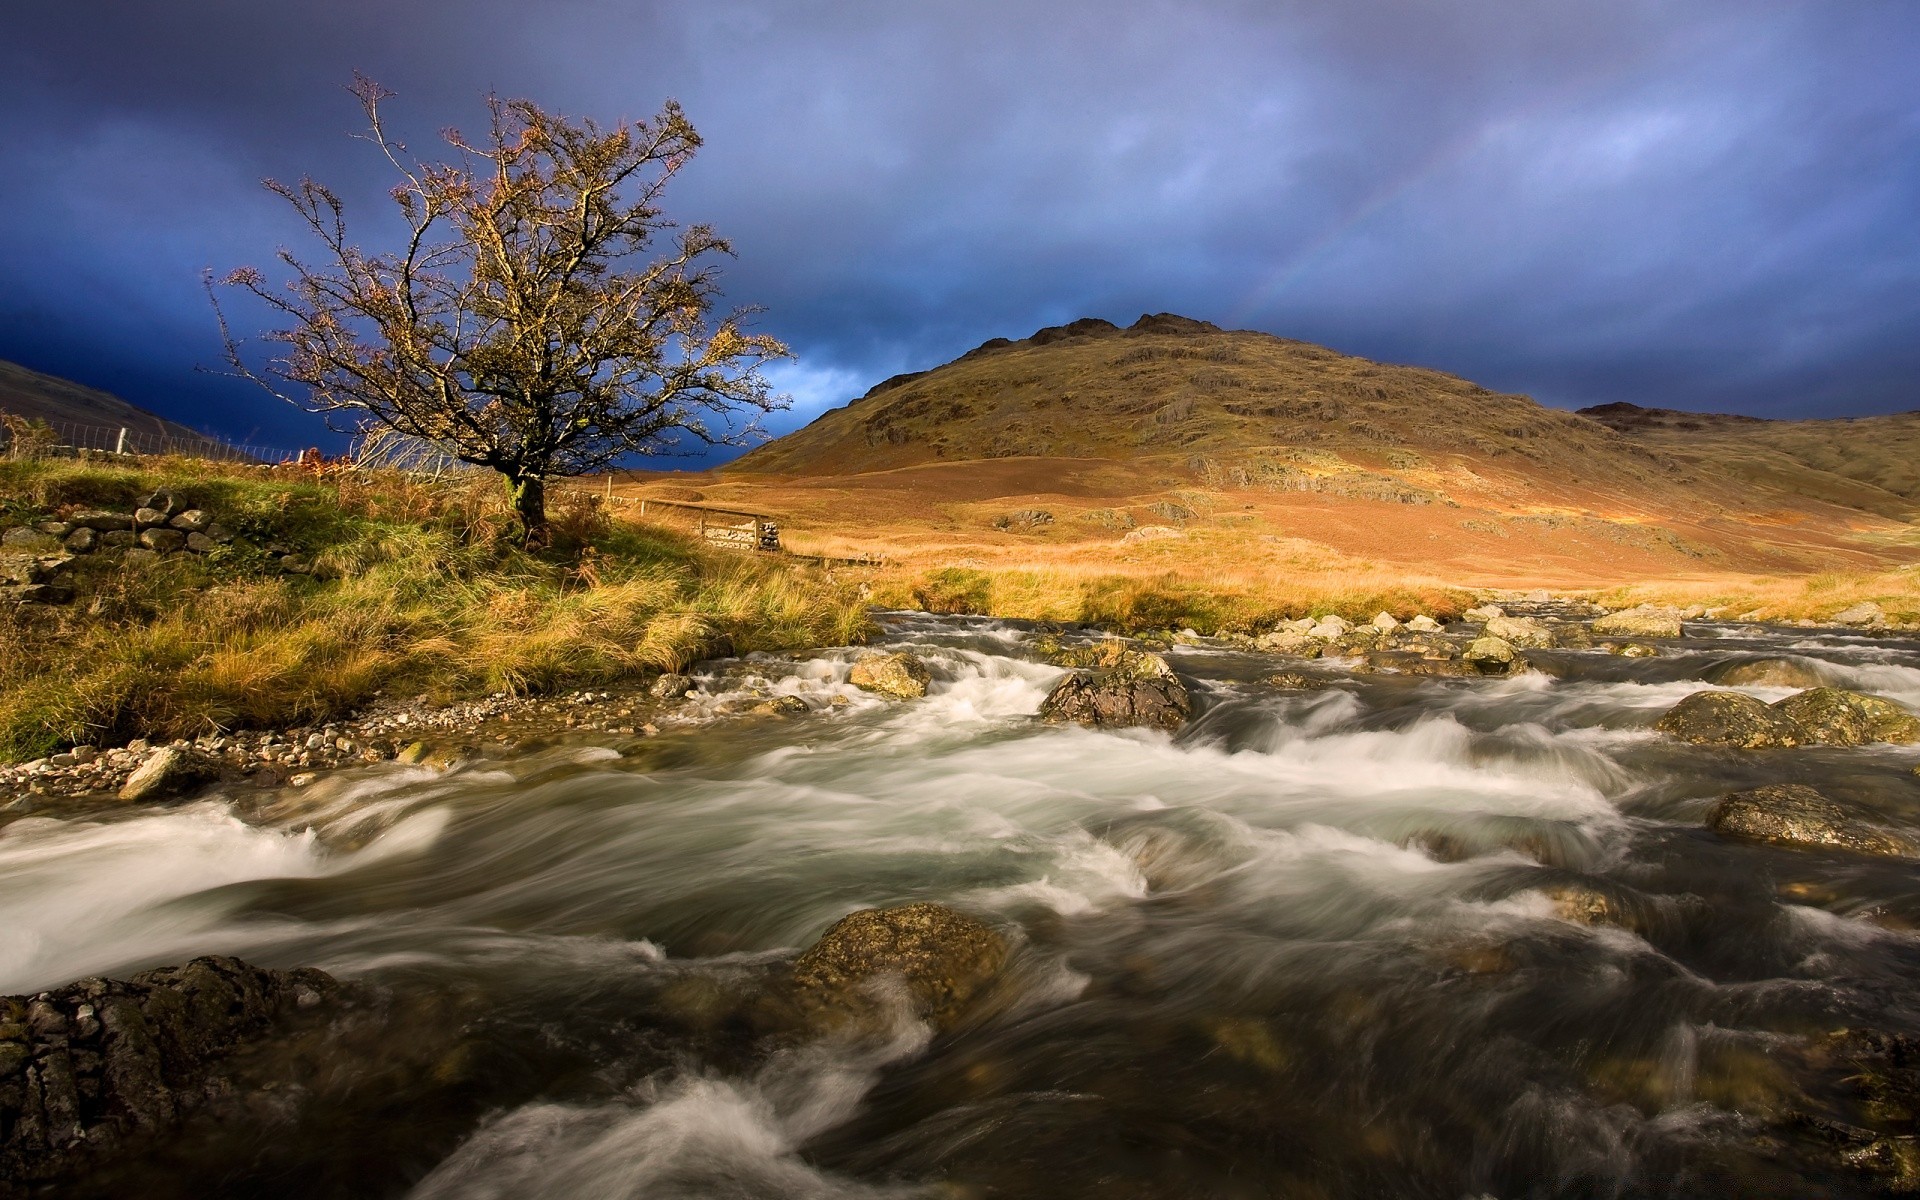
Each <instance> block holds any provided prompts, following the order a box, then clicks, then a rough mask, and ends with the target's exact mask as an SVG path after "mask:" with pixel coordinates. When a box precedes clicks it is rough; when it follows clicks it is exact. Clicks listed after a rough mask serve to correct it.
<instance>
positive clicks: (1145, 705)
mask: <svg viewBox="0 0 1920 1200" xmlns="http://www.w3.org/2000/svg"><path fill="white" fill-rule="evenodd" d="M1192 711H1193V701H1192V698H1191V697H1189V696H1188V695H1187V688H1186V685H1185V684H1183V683H1181V682H1180V679H1179V677H1178V676H1176V675H1175V674H1174V673H1173V668H1172V667H1170V666H1168V665H1167V660H1166V659H1164V658H1161V657H1160V656H1159V655H1157V654H1145V653H1142V652H1140V651H1137V650H1128V651H1125V652H1123V653H1121V654H1118V655H1116V656H1114V658H1113V660H1112V665H1110V666H1108V667H1106V668H1105V669H1103V670H1099V671H1093V672H1082V673H1075V674H1072V675H1069V676H1067V677H1066V678H1064V679H1062V680H1061V681H1060V682H1059V683H1057V684H1055V685H1054V688H1053V691H1051V692H1049V693H1048V694H1047V698H1046V700H1045V701H1043V702H1042V703H1041V705H1040V716H1041V718H1042V719H1043V720H1045V721H1048V722H1049V723H1054V724H1058V723H1061V722H1066V721H1073V722H1078V723H1079V724H1081V725H1092V726H1095V727H1117V726H1123V725H1149V726H1152V727H1154V728H1157V729H1178V728H1179V727H1180V725H1181V724H1182V723H1184V722H1185V721H1186V719H1187V715H1188V714H1189V713H1190V712H1192Z"/></svg>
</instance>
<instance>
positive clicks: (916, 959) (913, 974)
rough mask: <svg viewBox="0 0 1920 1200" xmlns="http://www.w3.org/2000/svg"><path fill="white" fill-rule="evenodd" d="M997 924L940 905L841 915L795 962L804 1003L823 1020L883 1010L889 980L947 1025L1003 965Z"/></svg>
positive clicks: (921, 1012)
mask: <svg viewBox="0 0 1920 1200" xmlns="http://www.w3.org/2000/svg"><path fill="white" fill-rule="evenodd" d="M1006 960H1007V943H1006V939H1005V938H1003V937H1001V936H1000V934H999V933H997V932H995V931H994V929H993V928H992V927H991V926H989V925H987V924H985V923H984V922H982V921H979V920H977V919H975V918H973V917H970V916H967V915H966V914H965V913H961V912H956V911H954V910H953V909H950V908H947V907H946V906H944V905H940V904H908V905H904V906H902V907H899V908H867V909H861V910H860V911H859V912H856V913H850V914H848V915H847V916H845V917H842V918H840V920H838V921H836V922H835V923H834V924H833V926H832V927H831V928H829V929H828V930H827V932H826V933H825V934H823V935H822V936H821V938H820V940H819V941H817V942H815V943H814V944H813V946H812V947H810V948H809V949H808V950H806V951H805V952H804V953H803V954H801V955H800V957H799V958H797V959H795V960H794V964H793V987H794V991H795V993H796V995H797V996H798V997H799V999H800V1002H801V1004H802V1006H803V1007H804V1008H806V1009H807V1010H809V1011H810V1012H811V1013H813V1014H815V1015H816V1017H817V1018H818V1019H819V1020H820V1021H822V1022H823V1023H825V1024H828V1025H835V1024H839V1023H841V1022H844V1021H845V1020H847V1019H850V1018H851V1019H856V1020H864V1019H871V1018H874V1017H876V1016H879V1015H881V1014H883V1013H884V1012H885V1010H886V1008H887V1007H888V1001H889V998H890V997H889V995H888V991H889V990H890V985H891V987H892V988H897V989H898V990H897V992H896V993H895V994H896V995H902V994H903V995H904V998H905V1000H906V1002H907V1005H908V1007H909V1008H910V1010H911V1011H912V1013H913V1014H914V1015H915V1016H917V1017H920V1018H922V1019H924V1020H928V1021H931V1022H932V1023H933V1025H934V1026H935V1028H938V1029H948V1028H951V1027H952V1026H953V1025H954V1023H955V1022H957V1021H958V1020H959V1019H960V1017H961V1015H962V1014H963V1013H964V1012H965V1010H966V1008H967V1006H968V1004H969V1003H970V1002H972V1001H973V1000H974V999H975V998H977V997H978V996H979V994H980V993H981V992H982V991H983V990H984V989H985V988H986V986H987V985H988V984H989V983H991V982H992V980H993V978H994V977H995V976H996V975H998V974H999V972H1000V969H1001V967H1003V966H1004V965H1005V964H1006Z"/></svg>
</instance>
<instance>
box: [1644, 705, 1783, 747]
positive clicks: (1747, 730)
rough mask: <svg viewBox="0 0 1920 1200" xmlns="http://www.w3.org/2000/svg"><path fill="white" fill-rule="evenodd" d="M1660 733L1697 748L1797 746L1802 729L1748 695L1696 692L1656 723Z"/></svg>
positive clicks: (1669, 710) (1655, 726) (1668, 711)
mask: <svg viewBox="0 0 1920 1200" xmlns="http://www.w3.org/2000/svg"><path fill="white" fill-rule="evenodd" d="M1654 728H1655V729H1657V730H1659V731H1660V732H1661V733H1665V734H1669V735H1671V736H1673V737H1677V738H1679V739H1680V740H1681V741H1683V742H1692V743H1693V744H1695V745H1697V746H1738V747H1740V748H1742V749H1745V750H1757V749H1761V748H1762V747H1768V746H1798V745H1799V744H1800V742H1801V741H1802V738H1801V736H1800V727H1799V726H1798V725H1796V724H1795V723H1794V722H1793V720H1792V718H1790V717H1788V716H1786V715H1785V714H1784V713H1781V712H1778V711H1776V710H1775V709H1772V708H1769V707H1768V706H1767V703H1766V702H1765V701H1764V700H1756V699H1755V698H1754V697H1752V696H1749V695H1747V694H1746V693H1745V692H1695V693H1694V694H1693V695H1691V696H1688V697H1687V698H1686V699H1685V700H1682V701H1681V702H1680V703H1678V704H1676V705H1674V706H1673V707H1672V708H1670V709H1668V710H1667V713H1666V715H1665V716H1663V717H1661V718H1660V720H1659V721H1658V722H1656V723H1655V724H1654Z"/></svg>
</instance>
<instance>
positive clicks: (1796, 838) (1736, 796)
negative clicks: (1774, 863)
mask: <svg viewBox="0 0 1920 1200" xmlns="http://www.w3.org/2000/svg"><path fill="white" fill-rule="evenodd" d="M1707 827H1708V828H1709V829H1712V830H1713V831H1714V832H1715V833H1722V834H1726V835H1728V836H1730V837H1743V838H1752V839H1754V840H1756V841H1762V842H1776V843H1779V844H1782V845H1788V846H1836V847H1839V848H1841V849H1845V850H1857V851H1859V852H1861V853H1863V854H1885V855H1894V856H1896V857H1910V856H1912V855H1913V854H1914V852H1915V847H1914V845H1913V843H1912V842H1911V841H1909V840H1908V839H1907V838H1905V837H1902V836H1901V835H1899V834H1897V833H1893V832H1891V831H1889V830H1885V829H1882V828H1880V827H1879V826H1877V825H1875V824H1873V823H1872V822H1870V821H1865V820H1862V819H1861V818H1860V817H1858V816H1856V815H1855V814H1853V813H1852V812H1849V811H1848V810H1847V809H1846V808H1845V807H1843V806H1841V805H1839V804H1836V803H1834V802H1833V801H1832V800H1830V799H1828V798H1827V797H1825V796H1823V795H1821V794H1820V793H1819V792H1817V791H1815V790H1814V789H1812V788H1810V787H1808V786H1806V785H1805V784H1800V783H1776V784H1770V785H1768V786H1766V787H1757V788H1752V789H1750V790H1748V791H1743V792H1732V793H1729V794H1728V795H1727V796H1725V797H1722V798H1721V800H1720V803H1718V804H1716V805H1715V806H1714V808H1713V811H1712V812H1711V813H1709V814H1708V816H1707Z"/></svg>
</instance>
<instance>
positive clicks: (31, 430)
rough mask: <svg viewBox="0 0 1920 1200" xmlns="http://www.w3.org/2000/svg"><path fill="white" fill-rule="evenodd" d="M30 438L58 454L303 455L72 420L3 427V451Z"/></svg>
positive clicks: (238, 458) (264, 458)
mask: <svg viewBox="0 0 1920 1200" xmlns="http://www.w3.org/2000/svg"><path fill="white" fill-rule="evenodd" d="M27 437H33V438H36V439H41V438H44V439H46V441H45V443H44V444H43V445H41V446H38V447H36V449H38V450H40V451H41V452H43V453H46V452H51V453H55V454H58V453H60V452H62V451H80V450H87V451H93V452H97V453H101V454H137V455H161V454H177V455H181V456H183V457H187V458H206V459H212V460H214V461H217V462H238V463H279V462H289V461H292V460H295V459H298V458H299V457H300V451H298V450H288V449H285V448H284V447H279V446H256V445H252V444H249V443H241V442H229V441H225V440H223V439H221V438H216V437H212V436H208V435H204V434H194V435H190V436H185V437H181V436H175V435H172V434H165V433H157V432H153V431H150V430H144V429H133V428H130V427H129V426H125V425H80V424H75V423H74V422H71V421H35V422H32V423H31V425H30V426H29V427H26V428H25V431H24V432H18V433H16V432H14V431H10V430H8V429H5V428H0V450H12V449H14V446H13V445H12V443H13V441H14V440H15V438H22V439H24V438H27Z"/></svg>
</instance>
